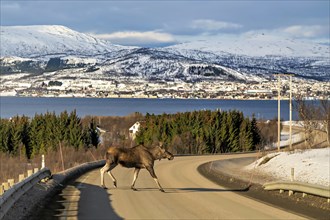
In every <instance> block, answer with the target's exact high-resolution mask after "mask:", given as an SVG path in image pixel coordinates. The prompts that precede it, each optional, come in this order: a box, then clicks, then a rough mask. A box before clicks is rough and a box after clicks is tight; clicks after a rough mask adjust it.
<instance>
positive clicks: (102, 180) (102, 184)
mask: <svg viewBox="0 0 330 220" xmlns="http://www.w3.org/2000/svg"><path fill="white" fill-rule="evenodd" d="M109 169H110V164H109V163H106V164H105V165H104V167H102V168H101V169H100V173H101V187H103V188H106V187H105V185H104V173H105V172H107V171H108V170H109Z"/></svg>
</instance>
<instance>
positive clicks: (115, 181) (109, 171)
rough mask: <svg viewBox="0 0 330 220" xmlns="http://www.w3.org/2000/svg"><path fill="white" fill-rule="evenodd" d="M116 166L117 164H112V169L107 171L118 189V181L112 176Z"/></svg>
mask: <svg viewBox="0 0 330 220" xmlns="http://www.w3.org/2000/svg"><path fill="white" fill-rule="evenodd" d="M116 166H117V164H111V166H110V169H109V170H108V171H107V173H108V174H109V176H110V177H111V179H112V181H113V186H114V187H115V188H117V180H116V178H115V177H114V176H113V175H112V173H111V170H112V169H113V168H115V167H116Z"/></svg>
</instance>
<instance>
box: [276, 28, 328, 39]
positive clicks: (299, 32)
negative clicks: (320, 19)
mask: <svg viewBox="0 0 330 220" xmlns="http://www.w3.org/2000/svg"><path fill="white" fill-rule="evenodd" d="M281 31H282V32H283V33H285V34H288V35H290V36H292V37H303V38H315V37H319V36H322V35H324V34H326V33H329V27H327V26H321V25H310V26H307V25H294V26H289V27H286V28H283V29H281Z"/></svg>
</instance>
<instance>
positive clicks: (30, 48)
mask: <svg viewBox="0 0 330 220" xmlns="http://www.w3.org/2000/svg"><path fill="white" fill-rule="evenodd" d="M0 42H1V45H0V46H1V58H0V70H1V74H14V73H24V72H28V73H35V74H42V73H44V72H54V71H61V70H66V71H65V72H68V71H67V70H68V69H72V68H74V69H76V70H77V69H80V70H79V71H82V72H86V73H91V72H93V73H95V74H96V73H97V74H99V75H102V76H104V77H109V78H116V77H132V78H134V77H136V78H143V79H147V80H173V79H175V78H177V79H180V80H183V81H196V80H213V79H221V80H231V81H235V80H239V81H260V80H265V79H268V78H271V77H272V74H273V73H282V72H290V73H295V74H296V75H298V76H301V77H307V78H313V79H317V80H327V81H328V80H330V59H329V46H326V45H321V44H313V43H307V42H302V41H298V40H290V39H280V38H274V37H270V36H266V35H264V34H260V35H256V34H254V35H249V36H246V37H245V38H226V37H224V38H221V39H214V40H210V41H193V42H185V43H181V44H177V45H173V46H170V47H165V48H139V47H125V46H119V45H114V44H111V43H110V42H108V41H105V40H100V39H97V38H95V37H93V36H91V35H87V34H83V33H79V32H76V31H73V30H71V29H69V28H67V27H63V26H13V27H4V26H1V41H0Z"/></svg>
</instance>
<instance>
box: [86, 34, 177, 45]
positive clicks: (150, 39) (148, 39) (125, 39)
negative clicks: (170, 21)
mask: <svg viewBox="0 0 330 220" xmlns="http://www.w3.org/2000/svg"><path fill="white" fill-rule="evenodd" d="M92 35H93V36H95V37H97V38H100V39H106V40H109V41H111V42H113V43H117V44H125V45H130V44H131V45H135V44H136V45H141V44H166V43H173V42H175V39H174V37H173V36H172V35H171V34H168V33H162V32H157V31H145V32H138V31H123V32H114V33H110V34H92Z"/></svg>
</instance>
